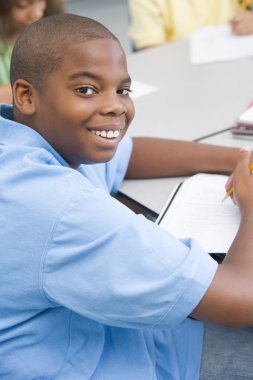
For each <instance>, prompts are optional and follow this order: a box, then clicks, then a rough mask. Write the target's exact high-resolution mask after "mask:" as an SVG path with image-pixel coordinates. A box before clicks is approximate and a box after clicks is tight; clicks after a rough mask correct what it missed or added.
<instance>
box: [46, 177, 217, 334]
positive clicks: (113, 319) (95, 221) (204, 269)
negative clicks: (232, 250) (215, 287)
mask: <svg viewBox="0 0 253 380" xmlns="http://www.w3.org/2000/svg"><path fill="white" fill-rule="evenodd" d="M42 268H43V269H42V273H41V278H42V285H41V291H42V292H43V293H44V295H45V296H46V297H47V299H49V300H50V301H51V302H52V304H53V305H55V306H59V305H61V306H64V307H66V308H68V309H71V310H73V311H75V312H77V313H79V314H81V315H83V316H85V317H87V318H90V319H93V320H96V321H98V322H101V323H104V324H108V325H112V326H118V327H129V328H130V327H132V328H133V327H135V328H143V327H147V326H149V327H150V326H159V327H166V328H167V327H171V326H174V325H176V324H177V323H179V322H181V321H182V320H183V319H185V317H187V316H188V315H189V314H190V313H191V312H192V310H193V309H194V308H195V307H196V305H197V304H198V303H199V301H200V300H201V298H202V297H203V295H204V293H205V292H206V290H207V288H208V287H209V285H210V283H211V281H212V279H213V276H214V274H215V271H216V268H217V264H216V263H215V261H213V260H212V259H211V258H210V257H209V255H208V254H206V253H205V252H204V251H203V249H201V247H200V246H199V245H198V244H197V243H196V242H195V241H194V240H185V241H179V240H177V239H175V238H174V237H173V236H171V235H170V234H169V233H168V232H167V231H165V230H163V229H162V228H161V227H159V226H157V225H155V224H154V223H152V222H150V221H148V220H146V219H145V218H144V217H143V216H142V215H138V216H137V215H136V214H134V213H133V212H132V211H131V210H129V209H128V208H126V207H125V206H123V205H122V204H120V203H119V202H117V201H116V200H115V199H114V198H112V197H111V196H110V195H109V194H107V193H106V192H104V191H102V190H100V189H97V188H94V187H92V186H90V187H89V186H88V184H87V186H85V188H81V189H80V190H78V191H77V192H76V193H75V194H74V195H73V197H72V198H71V201H69V202H68V204H67V205H66V206H65V208H64V210H63V212H62V213H61V215H60V217H59V219H58V221H57V223H56V224H55V227H54V229H53V233H52V236H51V238H50V240H49V243H48V246H47V249H46V254H45V258H44V262H43V266H42Z"/></svg>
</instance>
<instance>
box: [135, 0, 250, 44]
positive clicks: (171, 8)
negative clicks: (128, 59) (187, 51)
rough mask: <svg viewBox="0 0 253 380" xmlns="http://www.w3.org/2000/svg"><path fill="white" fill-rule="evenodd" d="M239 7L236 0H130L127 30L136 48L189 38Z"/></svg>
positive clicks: (227, 20) (229, 16) (227, 18)
mask: <svg viewBox="0 0 253 380" xmlns="http://www.w3.org/2000/svg"><path fill="white" fill-rule="evenodd" d="M249 3H252V1H250V2H249ZM239 9H240V1H239V0H129V12H130V19H131V25H130V29H129V34H130V37H131V39H132V41H133V43H134V46H135V48H137V49H140V48H144V47H147V46H152V45H157V44H162V43H165V42H170V41H176V40H180V39H185V38H190V37H191V34H192V33H193V32H194V31H195V30H197V29H200V28H203V27H206V26H209V25H218V24H226V23H228V22H229V21H230V20H231V19H232V18H233V16H234V15H235V14H236V13H237V12H238V11H239Z"/></svg>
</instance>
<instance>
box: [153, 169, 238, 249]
mask: <svg viewBox="0 0 253 380" xmlns="http://www.w3.org/2000/svg"><path fill="white" fill-rule="evenodd" d="M226 180H227V177H226V176H222V175H213V174H197V175H195V176H193V177H190V178H189V179H187V180H186V181H184V183H183V184H182V185H181V187H180V189H179V191H178V192H177V193H176V195H175V197H174V199H173V201H172V203H171V205H170V206H169V208H168V203H169V202H167V204H166V205H165V207H164V209H163V210H162V212H161V215H160V217H159V218H158V224H159V225H160V226H161V227H163V228H165V229H166V230H168V231H169V232H170V233H172V234H173V235H174V236H176V237H177V238H186V237H193V238H195V239H196V240H197V241H198V242H199V244H200V245H201V246H202V247H203V248H204V249H205V250H206V251H207V252H209V253H227V251H228V249H229V247H230V245H231V243H232V241H233V239H234V237H235V235H236V233H237V230H238V227H239V223H240V211H239V208H238V207H237V206H235V205H234V203H233V202H232V201H231V199H230V198H228V199H227V200H226V201H224V202H222V199H223V198H224V195H225V187H224V186H225V183H226ZM169 199H170V198H169Z"/></svg>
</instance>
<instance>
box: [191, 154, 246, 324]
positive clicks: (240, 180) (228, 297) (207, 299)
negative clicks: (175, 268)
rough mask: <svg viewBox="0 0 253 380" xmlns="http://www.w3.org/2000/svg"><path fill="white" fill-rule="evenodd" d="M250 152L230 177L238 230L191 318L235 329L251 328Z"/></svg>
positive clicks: (242, 156) (242, 158) (242, 155)
mask: <svg viewBox="0 0 253 380" xmlns="http://www.w3.org/2000/svg"><path fill="white" fill-rule="evenodd" d="M249 164H250V151H246V150H242V151H241V152H240V157H239V162H238V165H237V167H236V169H235V172H234V174H233V187H234V194H235V197H236V202H237V203H238V205H239V207H240V210H241V223H240V228H239V231H238V233H237V235H236V237H235V240H234V242H233V244H232V246H231V247H230V249H229V252H228V253H227V256H226V258H225V260H224V262H223V263H222V264H220V265H219V267H218V270H217V273H216V275H215V277H214V279H213V281H212V284H211V286H210V287H209V289H208V291H207V292H206V294H205V296H204V297H203V299H202V300H201V302H200V303H199V305H198V306H197V307H196V309H195V310H194V312H193V313H192V315H193V316H194V317H195V318H198V319H204V320H207V321H212V322H215V323H219V324H224V325H228V326H229V325H230V326H234V327H244V326H245V327H246V326H253V175H252V174H251V173H250V170H249Z"/></svg>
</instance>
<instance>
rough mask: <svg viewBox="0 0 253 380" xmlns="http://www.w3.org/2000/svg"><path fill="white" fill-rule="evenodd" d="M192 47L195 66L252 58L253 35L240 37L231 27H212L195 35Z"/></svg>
mask: <svg viewBox="0 0 253 380" xmlns="http://www.w3.org/2000/svg"><path fill="white" fill-rule="evenodd" d="M190 47H191V62H192V63H193V64H200V63H208V62H217V61H229V60H234V59H241V58H247V57H251V58H252V57H253V35H252V34H250V35H247V36H238V35H236V34H234V33H233V32H232V30H231V27H230V26H229V25H220V26H210V27H208V28H204V29H200V30H198V31H196V32H195V33H193V35H192V38H191V43H190Z"/></svg>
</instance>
